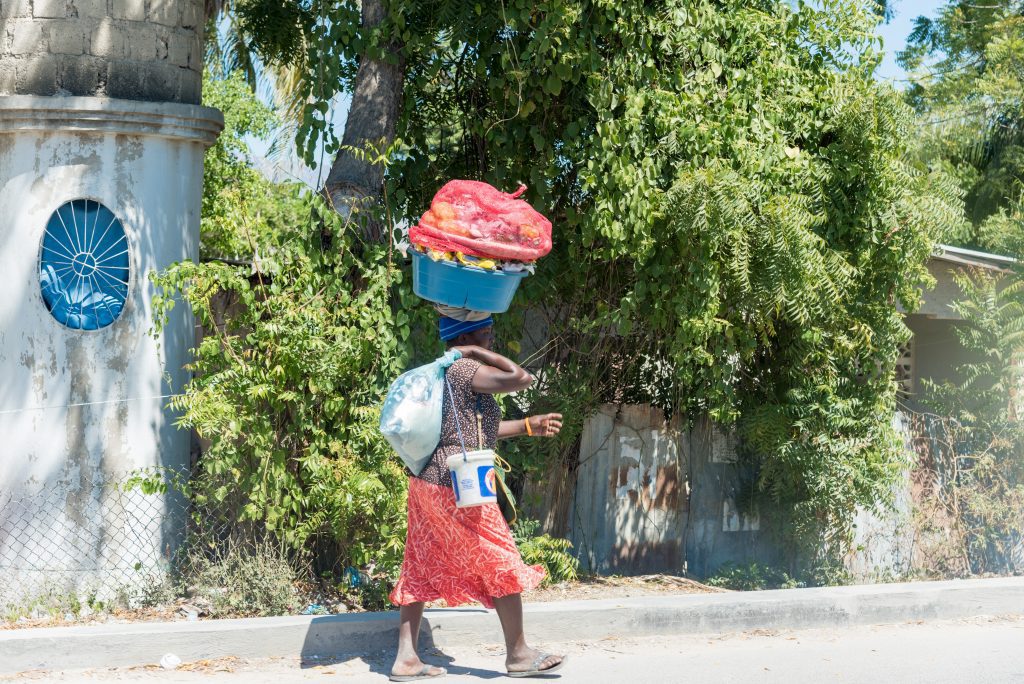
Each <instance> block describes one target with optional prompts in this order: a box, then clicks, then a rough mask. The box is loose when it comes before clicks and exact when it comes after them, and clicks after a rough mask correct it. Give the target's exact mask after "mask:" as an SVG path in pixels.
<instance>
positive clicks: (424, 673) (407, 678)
mask: <svg viewBox="0 0 1024 684" xmlns="http://www.w3.org/2000/svg"><path fill="white" fill-rule="evenodd" d="M433 667H434V666H433V665H424V666H423V669H422V670H420V671H419V673H417V674H414V675H391V676H390V677H388V681H391V682H415V681H417V680H420V679H439V678H440V677H444V676H445V675H446V674H448V670H446V669H444V668H443V667H442V668H440V670H441V671H440V672H438V673H437V674H430V670H432V669H433Z"/></svg>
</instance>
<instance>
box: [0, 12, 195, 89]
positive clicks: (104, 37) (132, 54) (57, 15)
mask: <svg viewBox="0 0 1024 684" xmlns="http://www.w3.org/2000/svg"><path fill="white" fill-rule="evenodd" d="M202 34H203V0H0V95H15V94H19V95H92V96H101V97H113V98H123V99H129V100H149V101H158V102H184V103H190V104H199V101H200V100H199V97H200V86H201V84H202V69H203V44H202Z"/></svg>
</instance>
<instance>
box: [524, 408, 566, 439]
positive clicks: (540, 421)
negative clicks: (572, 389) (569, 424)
mask: <svg viewBox="0 0 1024 684" xmlns="http://www.w3.org/2000/svg"><path fill="white" fill-rule="evenodd" d="M527 420H528V421H530V428H531V429H532V430H533V436H534V437H554V436H555V435H557V434H558V433H559V432H560V431H561V430H562V414H561V413H545V414H543V415H539V416H530V417H529V418H527Z"/></svg>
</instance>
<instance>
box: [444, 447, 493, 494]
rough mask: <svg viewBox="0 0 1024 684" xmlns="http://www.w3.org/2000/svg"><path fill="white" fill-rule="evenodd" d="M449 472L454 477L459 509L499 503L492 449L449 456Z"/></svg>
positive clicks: (453, 482)
mask: <svg viewBox="0 0 1024 684" xmlns="http://www.w3.org/2000/svg"><path fill="white" fill-rule="evenodd" d="M447 463H448V470H449V471H451V475H452V489H453V490H454V491H455V505H456V506H458V507H459V508H469V507H470V506H483V505H484V504H489V503H498V492H497V482H496V479H495V478H496V474H495V472H494V452H493V451H491V450H490V449H481V450H480V451H470V452H468V453H466V454H465V455H463V454H462V453H458V454H455V455H454V456H449V457H448V459H447Z"/></svg>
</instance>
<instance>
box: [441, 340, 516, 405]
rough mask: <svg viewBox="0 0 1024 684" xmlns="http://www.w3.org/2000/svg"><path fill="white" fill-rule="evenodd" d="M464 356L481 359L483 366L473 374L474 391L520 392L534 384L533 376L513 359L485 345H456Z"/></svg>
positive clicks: (495, 392)
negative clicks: (486, 347)
mask: <svg viewBox="0 0 1024 684" xmlns="http://www.w3.org/2000/svg"><path fill="white" fill-rule="evenodd" d="M455 348H456V349H458V350H459V351H460V352H462V356H463V358H467V359H474V360H476V361H479V362H480V363H481V364H483V365H482V366H480V368H478V369H477V371H476V373H475V374H474V375H473V391H474V392H476V393H478V394H506V393H508V392H519V391H520V390H524V389H526V388H527V387H529V386H530V385H532V384H533V376H532V375H530V374H529V373H527V372H526V371H525V370H523V368H522V367H521V366H520V365H519V364H517V363H516V362H515V361H512V360H511V359H507V358H505V357H504V356H502V355H501V354H495V353H494V352H492V351H489V350H487V349H484V348H483V347H474V346H465V347H455Z"/></svg>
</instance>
